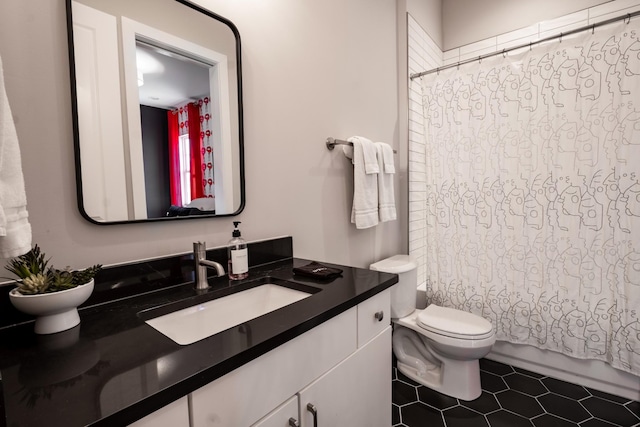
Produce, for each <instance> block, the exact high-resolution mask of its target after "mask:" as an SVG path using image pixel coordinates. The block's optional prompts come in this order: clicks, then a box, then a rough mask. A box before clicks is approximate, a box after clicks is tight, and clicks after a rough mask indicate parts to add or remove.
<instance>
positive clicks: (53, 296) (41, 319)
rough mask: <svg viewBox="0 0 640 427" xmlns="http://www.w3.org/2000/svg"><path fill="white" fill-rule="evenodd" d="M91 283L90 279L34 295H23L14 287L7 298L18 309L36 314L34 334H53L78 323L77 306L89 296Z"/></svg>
mask: <svg viewBox="0 0 640 427" xmlns="http://www.w3.org/2000/svg"><path fill="white" fill-rule="evenodd" d="M93 284H94V281H93V279H91V280H90V281H89V282H87V283H85V284H84V285H80V286H76V287H75V288H71V289H67V290H65V291H59V292H51V293H48V294H34V295H23V294H21V293H20V292H18V290H17V288H16V289H13V290H11V292H9V299H10V300H11V303H12V304H13V306H14V307H15V308H17V309H18V310H20V311H22V312H23V313H27V314H31V315H33V316H36V324H35V328H34V330H35V333H36V334H54V333H56V332H62V331H66V330H67V329H71V328H73V327H74V326H76V325H78V324H79V323H80V316H78V306H79V305H80V304H82V303H83V302H85V301H86V300H87V298H89V296H90V295H91V292H93Z"/></svg>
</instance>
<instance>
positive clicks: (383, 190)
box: [374, 142, 396, 222]
mask: <svg viewBox="0 0 640 427" xmlns="http://www.w3.org/2000/svg"><path fill="white" fill-rule="evenodd" d="M374 145H375V147H376V150H377V152H378V163H379V165H380V167H379V169H380V173H379V174H378V215H379V217H380V222H386V221H393V220H395V219H396V201H395V195H394V191H393V175H394V174H395V172H396V169H395V166H394V164H393V149H392V148H391V146H390V145H389V144H385V143H384V142H376V143H375V144H374Z"/></svg>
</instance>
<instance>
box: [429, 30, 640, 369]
mask: <svg viewBox="0 0 640 427" xmlns="http://www.w3.org/2000/svg"><path fill="white" fill-rule="evenodd" d="M639 27H640V25H638V23H637V20H636V21H633V20H632V21H631V22H629V23H627V22H622V21H621V22H620V23H618V24H613V25H610V26H607V27H605V28H602V29H596V30H595V32H593V33H592V32H591V31H587V32H585V33H581V35H579V36H576V37H573V38H571V39H566V38H565V39H564V40H561V41H559V42H553V43H549V44H545V45H541V46H538V47H534V48H533V49H530V50H529V49H525V50H526V51H525V52H524V53H520V54H516V55H498V56H496V57H493V58H492V59H485V60H483V61H482V62H480V63H474V64H468V65H463V66H460V67H459V69H456V68H452V69H448V70H445V71H441V72H440V73H438V74H436V73H433V74H430V75H426V76H424V77H422V85H423V106H424V117H425V135H426V165H425V169H426V174H427V190H426V204H427V215H426V222H427V227H426V230H427V231H426V233H427V237H426V238H427V245H426V247H427V249H426V254H425V258H426V259H425V269H426V275H427V289H428V297H429V298H430V301H431V302H433V303H436V304H438V305H443V306H448V307H455V308H459V309H462V310H466V311H471V312H474V313H476V314H479V315H482V316H484V317H485V318H487V319H489V320H491V321H492V322H493V325H494V327H495V329H496V332H497V337H498V339H499V340H505V341H510V342H513V343H523V344H530V345H534V346H536V347H539V348H542V349H548V350H553V351H557V352H562V353H564V354H566V355H569V356H573V357H577V358H582V359H598V360H603V361H606V362H608V363H610V364H611V365H612V366H614V367H616V368H618V369H621V370H624V371H627V372H630V373H633V374H636V375H640V321H639V316H640V183H639V182H638V180H639V178H640V30H639Z"/></svg>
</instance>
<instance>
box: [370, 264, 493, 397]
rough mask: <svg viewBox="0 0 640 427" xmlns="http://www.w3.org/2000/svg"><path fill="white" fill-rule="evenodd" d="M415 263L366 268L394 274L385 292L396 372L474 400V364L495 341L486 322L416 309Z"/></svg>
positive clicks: (431, 309) (448, 312)
mask: <svg viewBox="0 0 640 427" xmlns="http://www.w3.org/2000/svg"><path fill="white" fill-rule="evenodd" d="M416 267H417V266H416V263H415V261H413V260H412V259H411V257H410V256H408V255H396V256H393V257H391V258H387V259H384V260H382V261H378V262H376V263H374V264H371V266H370V268H371V270H376V271H382V272H386V273H395V274H398V276H399V282H398V283H397V284H395V285H394V286H393V287H392V288H391V319H392V322H393V323H394V327H393V353H394V354H395V355H396V358H397V359H398V366H397V368H398V370H399V371H400V372H402V373H403V374H404V375H406V376H407V377H409V378H411V379H412V380H414V381H416V382H418V383H420V384H422V385H424V386H426V387H429V388H431V389H433V390H436V391H438V392H440V393H443V394H446V395H448V396H452V397H456V398H458V399H462V400H473V399H476V398H478V397H479V396H480V394H481V393H482V390H481V388H480V366H479V363H478V360H479V359H480V358H481V357H484V356H485V355H487V354H488V353H489V351H490V350H491V346H492V345H493V343H494V342H495V341H496V337H495V334H494V331H493V326H492V324H491V322H489V321H487V320H486V319H483V318H482V317H480V316H477V315H475V314H472V313H468V312H465V311H461V310H456V309H453V308H446V307H439V306H437V305H434V304H430V305H428V306H427V308H425V309H424V310H419V309H416V296H417V285H418V283H417V282H418V281H417V270H416Z"/></svg>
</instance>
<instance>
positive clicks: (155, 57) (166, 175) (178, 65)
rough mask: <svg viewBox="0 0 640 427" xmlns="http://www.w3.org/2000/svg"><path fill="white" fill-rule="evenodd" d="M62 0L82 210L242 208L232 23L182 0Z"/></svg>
mask: <svg viewBox="0 0 640 427" xmlns="http://www.w3.org/2000/svg"><path fill="white" fill-rule="evenodd" d="M67 1H68V4H67V6H68V13H69V25H70V29H69V30H70V58H71V64H72V86H73V90H74V95H75V99H74V101H75V105H74V107H75V110H74V113H75V114H74V120H75V125H76V128H75V131H76V132H75V137H76V141H75V142H76V160H77V178H78V179H77V181H78V182H77V185H78V197H79V206H80V209H81V212H82V213H83V215H84V216H85V218H87V219H89V220H90V221H92V222H96V223H121V222H129V221H149V220H158V219H163V220H166V219H169V218H185V217H203V216H205V217H206V216H214V215H215V216H220V215H233V214H237V213H239V212H240V211H241V209H242V208H243V206H244V183H243V177H244V173H243V158H242V157H243V152H242V150H243V147H242V143H243V141H242V129H241V126H242V111H241V82H240V74H241V72H240V63H239V58H238V56H237V54H238V52H239V43H240V42H239V36H238V34H237V30H236V29H235V27H234V26H233V24H231V23H230V22H229V21H226V20H225V19H224V18H221V17H218V16H216V15H214V14H212V13H209V12H206V11H203V10H201V9H199V8H198V7H197V6H193V5H191V4H190V3H188V2H186V1H182V0H178V1H175V0H137V1H136V2H130V1H127V0H117V1H116V0H79V1H72V0H67Z"/></svg>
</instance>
